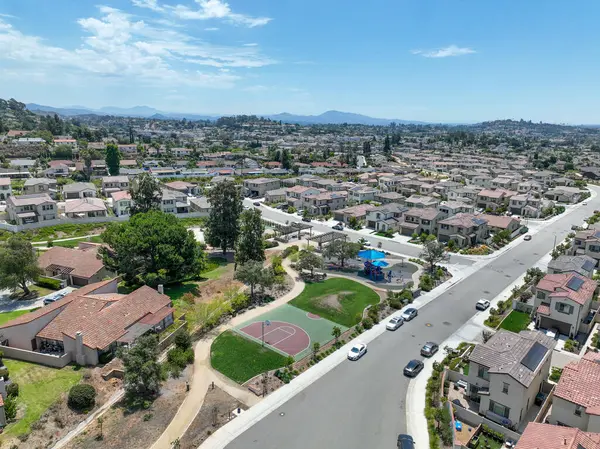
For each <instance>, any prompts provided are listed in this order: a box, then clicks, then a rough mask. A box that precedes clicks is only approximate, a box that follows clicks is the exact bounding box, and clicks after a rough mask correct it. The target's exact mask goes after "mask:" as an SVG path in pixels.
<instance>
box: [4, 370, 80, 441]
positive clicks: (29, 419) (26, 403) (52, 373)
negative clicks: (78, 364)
mask: <svg viewBox="0 0 600 449" xmlns="http://www.w3.org/2000/svg"><path fill="white" fill-rule="evenodd" d="M4 364H5V365H6V367H7V368H8V371H9V373H10V378H11V380H12V381H13V382H16V383H18V384H19V397H18V399H17V406H18V412H17V421H16V422H14V423H11V424H9V425H8V426H6V428H5V429H4V435H7V436H18V435H22V434H25V433H27V432H29V430H30V429H31V424H32V423H34V422H35V421H37V420H38V419H39V418H40V416H42V414H43V413H44V411H45V410H46V409H47V408H48V407H50V405H52V404H53V403H54V402H56V401H57V400H58V399H59V398H60V397H61V396H62V395H63V394H64V393H67V392H68V391H69V389H70V388H71V387H72V386H73V385H75V384H77V383H79V381H80V380H81V377H82V374H83V370H81V369H79V370H76V369H75V368H74V367H73V366H66V367H64V368H62V369H55V368H48V367H45V366H41V365H37V364H35V363H28V362H22V361H20V360H9V359H4Z"/></svg>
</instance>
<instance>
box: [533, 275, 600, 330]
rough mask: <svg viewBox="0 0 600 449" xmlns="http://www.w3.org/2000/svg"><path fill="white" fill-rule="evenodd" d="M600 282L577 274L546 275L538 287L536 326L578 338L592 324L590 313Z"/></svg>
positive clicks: (535, 291) (535, 289) (535, 307)
mask: <svg viewBox="0 0 600 449" xmlns="http://www.w3.org/2000/svg"><path fill="white" fill-rule="evenodd" d="M597 286H598V283H597V282H596V281H594V280H592V279H589V278H587V277H585V276H582V275H580V274H578V273H573V272H571V273H559V274H547V275H546V276H544V277H543V278H542V280H541V281H540V282H538V284H537V285H536V286H535V288H534V291H533V294H534V298H535V301H534V314H535V323H536V327H538V328H543V329H557V330H558V332H560V333H561V334H564V335H568V336H569V337H571V338H575V337H576V336H577V334H579V333H580V332H581V333H584V334H587V333H588V332H589V330H590V329H591V326H592V325H593V312H592V310H591V307H592V300H593V298H594V292H595V291H596V288H597Z"/></svg>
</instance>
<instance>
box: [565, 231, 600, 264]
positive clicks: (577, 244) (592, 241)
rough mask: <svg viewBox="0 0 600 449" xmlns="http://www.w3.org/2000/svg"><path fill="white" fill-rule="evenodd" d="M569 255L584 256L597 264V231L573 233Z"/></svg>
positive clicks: (599, 244)
mask: <svg viewBox="0 0 600 449" xmlns="http://www.w3.org/2000/svg"><path fill="white" fill-rule="evenodd" d="M571 254H573V255H586V256H589V257H591V258H593V259H594V260H596V263H598V261H600V231H598V230H597V229H586V230H585V231H578V232H577V233H575V238H574V239H573V247H572V248H571Z"/></svg>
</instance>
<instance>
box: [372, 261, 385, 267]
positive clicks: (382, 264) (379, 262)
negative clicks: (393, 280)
mask: <svg viewBox="0 0 600 449" xmlns="http://www.w3.org/2000/svg"><path fill="white" fill-rule="evenodd" d="M372 265H373V266H374V267H382V268H383V267H387V266H388V265H389V263H387V262H386V261H385V260H376V261H375V262H373V263H372Z"/></svg>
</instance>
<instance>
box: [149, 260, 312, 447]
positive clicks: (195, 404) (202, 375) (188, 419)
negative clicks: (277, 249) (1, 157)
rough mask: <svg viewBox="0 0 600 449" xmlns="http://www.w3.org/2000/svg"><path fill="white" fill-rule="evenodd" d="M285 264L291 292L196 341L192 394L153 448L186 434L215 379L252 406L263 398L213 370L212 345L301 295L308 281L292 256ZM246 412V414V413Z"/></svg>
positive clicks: (219, 385)
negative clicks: (294, 268)
mask: <svg viewBox="0 0 600 449" xmlns="http://www.w3.org/2000/svg"><path fill="white" fill-rule="evenodd" d="M283 267H284V268H285V270H286V271H287V272H288V274H289V275H290V276H291V277H292V279H294V286H293V287H292V289H291V290H290V291H289V292H288V293H286V294H285V295H284V296H282V297H281V298H279V299H276V300H275V301H273V302H271V303H269V304H267V305H265V306H262V307H256V308H254V309H252V310H249V311H247V312H245V313H242V314H240V315H237V316H236V317H234V318H233V319H231V320H230V321H229V322H227V323H225V324H223V325H221V326H219V327H218V328H216V329H213V330H212V331H210V332H209V333H208V334H207V335H205V336H204V337H203V338H202V339H201V340H200V341H199V342H198V343H196V347H195V348H194V354H195V359H194V366H193V376H192V381H191V383H190V394H188V395H187V396H186V398H185V399H184V401H183V402H182V404H181V406H180V407H179V410H177V413H176V414H175V416H174V417H173V419H172V420H171V423H170V424H169V426H168V427H167V428H166V429H165V431H164V432H163V433H162V435H161V436H160V438H159V439H158V440H156V442H155V443H154V444H153V445H152V446H151V449H171V442H172V441H174V440H175V439H176V438H181V437H182V436H183V434H185V432H186V430H187V429H188V427H189V426H190V425H191V423H192V422H193V421H194V418H195V417H196V415H197V414H198V412H199V411H200V409H201V408H202V404H203V403H204V398H205V396H206V391H207V390H208V388H209V386H210V384H211V382H213V381H214V382H215V385H216V386H218V387H219V388H222V389H223V390H225V391H226V392H227V393H228V394H230V395H232V396H233V397H235V398H236V399H238V400H239V401H241V402H243V403H244V404H246V405H248V406H249V407H250V406H254V405H255V404H258V403H259V402H260V400H261V398H259V397H257V396H256V395H255V394H254V393H252V392H250V391H249V390H248V389H246V388H244V387H242V386H240V385H238V384H237V383H235V382H233V381H231V380H229V379H227V378H226V377H225V376H223V375H221V374H220V373H218V372H216V371H215V370H213V368H212V367H211V365H210V347H211V345H212V342H213V341H214V339H215V338H216V337H217V336H218V335H220V334H221V333H222V332H225V331H226V330H229V329H232V328H233V327H235V326H237V325H239V324H241V323H244V322H246V321H248V320H250V319H252V318H255V317H257V316H259V315H262V314H263V313H265V312H268V311H270V310H273V309H275V308H277V307H279V306H281V305H283V304H287V303H288V302H289V301H291V300H292V299H294V298H295V297H296V296H298V295H299V294H300V293H301V292H302V290H304V285H305V284H304V282H303V281H299V280H296V279H295V273H294V272H293V271H292V270H291V268H290V261H289V259H286V260H284V262H283ZM252 409H254V407H252V408H251V410H252ZM243 415H245V413H244V414H243Z"/></svg>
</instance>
